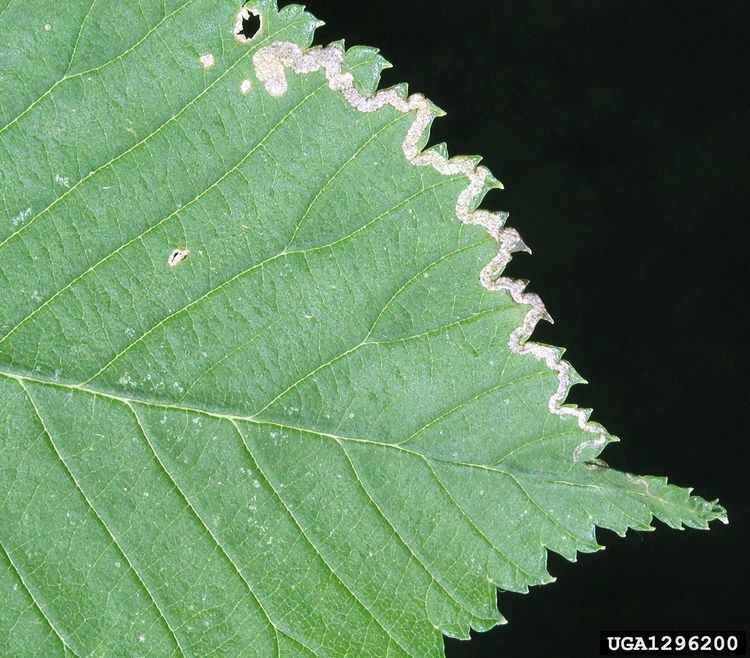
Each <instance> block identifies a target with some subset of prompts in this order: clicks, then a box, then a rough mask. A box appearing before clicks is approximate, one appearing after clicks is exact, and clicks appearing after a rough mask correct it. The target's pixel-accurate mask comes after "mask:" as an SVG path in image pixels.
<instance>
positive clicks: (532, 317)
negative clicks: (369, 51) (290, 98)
mask: <svg viewBox="0 0 750 658" xmlns="http://www.w3.org/2000/svg"><path fill="white" fill-rule="evenodd" d="M250 11H251V10H249V9H244V10H243V12H241V14H240V17H239V18H238V24H240V25H241V23H242V19H243V18H244V17H247V16H249V12H250ZM253 13H254V12H253ZM343 61H344V50H343V48H342V47H341V46H339V45H338V44H332V45H330V46H326V47H320V46H315V47H312V48H308V49H302V48H300V47H299V46H298V45H297V44H294V43H288V42H285V41H277V42H274V43H272V44H271V45H269V46H266V47H265V48H262V49H261V50H259V51H258V52H257V53H256V54H255V56H254V57H253V63H254V66H255V74H256V76H257V78H258V80H260V81H261V82H262V83H263V84H264V85H265V88H266V91H267V92H268V93H269V94H270V95H271V96H275V97H280V96H283V95H284V93H285V92H286V90H287V80H286V74H285V69H290V70H291V71H294V72H295V73H298V74H305V73H312V72H314V71H321V70H322V71H324V72H325V76H326V78H327V79H328V85H329V87H330V88H331V89H332V90H334V91H337V92H339V93H341V94H342V95H343V96H344V98H345V99H346V100H347V101H348V102H349V104H350V105H351V106H352V107H354V108H355V109H357V110H359V111H360V112H375V111H377V110H379V109H381V108H383V107H385V106H386V105H390V106H391V107H393V108H395V109H396V110H398V111H399V112H403V113H409V112H411V113H414V116H415V118H414V123H413V124H412V126H411V127H410V129H409V131H408V133H407V136H406V139H405V141H404V145H403V149H404V155H405V156H406V159H407V160H408V161H409V162H410V163H412V164H414V165H416V166H419V167H433V168H434V169H435V170H437V171H438V172H439V173H441V174H443V175H445V176H457V175H464V176H466V177H467V178H468V180H469V185H468V186H467V187H466V189H465V190H464V191H463V192H462V193H461V195H460V196H459V198H458V203H457V204H456V215H457V216H458V218H459V219H460V220H461V221H462V222H464V223H465V224H473V225H479V226H483V227H484V228H485V229H486V230H487V232H488V233H489V234H490V235H491V236H492V237H493V238H495V240H497V242H498V244H499V245H500V249H499V251H498V254H497V256H495V258H493V259H492V261H491V262H490V263H489V264H488V265H487V266H486V267H485V268H484V270H483V271H482V273H481V281H482V285H484V287H485V288H487V289H489V290H505V291H507V292H508V293H509V294H510V295H511V297H512V298H513V300H514V301H516V302H517V303H518V304H522V305H527V306H529V307H530V309H529V312H528V313H527V315H526V317H525V319H524V322H523V324H522V325H521V326H520V327H519V328H518V329H516V330H515V331H514V332H513V333H512V334H511V336H510V340H509V343H508V347H509V348H510V350H511V351H512V352H514V353H516V354H522V355H531V356H533V357H534V358H536V359H538V360H540V361H543V362H544V363H546V365H547V366H548V367H549V368H550V369H551V370H553V371H555V372H556V373H557V376H558V381H559V385H558V388H557V391H556V392H555V393H554V394H553V395H552V396H551V397H550V399H549V404H548V406H549V410H550V412H551V413H553V414H555V415H559V416H563V415H566V416H575V417H576V418H577V420H578V425H579V427H580V428H581V429H583V430H585V431H586V432H589V433H590V434H591V435H592V437H591V439H590V440H587V441H584V442H582V443H581V444H579V445H578V447H577V448H576V449H575V451H574V452H573V459H574V461H576V462H578V461H581V458H582V457H583V454H584V452H587V453H588V451H589V450H592V451H593V450H598V449H601V448H602V447H604V446H605V445H606V444H607V443H608V442H609V441H612V440H616V439H615V438H614V437H611V436H610V435H609V434H608V433H607V431H606V430H605V429H604V428H603V427H601V426H599V425H596V424H593V423H590V422H589V416H590V414H591V410H589V409H579V408H578V407H574V406H570V405H564V404H563V402H564V401H565V399H566V397H567V395H568V392H569V391H570V388H571V387H572V386H573V383H574V380H573V372H574V371H573V369H572V367H571V365H570V364H569V363H567V362H566V361H563V360H562V358H561V356H562V353H561V351H560V350H558V349H555V348H554V347H550V346H547V345H540V344H538V343H534V342H531V341H529V338H530V337H531V334H532V333H533V331H534V329H535V328H536V326H537V324H538V323H539V322H540V321H541V320H547V321H549V322H552V318H551V317H550V315H549V314H548V313H547V310H546V308H545V306H544V302H542V300H541V298H540V297H539V296H538V295H536V294H533V293H528V292H526V286H527V282H525V281H520V280H515V279H510V278H507V277H503V276H502V272H503V270H504V269H505V267H506V266H507V264H508V263H509V262H510V260H511V258H512V256H513V253H515V252H518V251H527V252H529V253H530V250H529V248H528V247H527V246H526V245H525V244H524V242H523V240H522V239H521V236H520V235H519V234H518V232H517V231H516V230H514V229H512V228H507V227H506V226H505V222H506V220H507V218H508V215H507V213H498V212H489V211H486V210H481V209H480V210H472V206H473V205H474V204H475V201H477V200H478V198H479V197H480V196H481V195H482V194H483V192H484V191H485V189H486V186H487V183H488V181H489V180H491V179H492V174H491V173H490V171H489V170H488V169H487V168H486V167H481V166H477V164H476V162H475V161H474V159H472V158H468V157H454V158H450V159H448V158H446V157H445V156H444V155H442V154H441V153H439V152H438V151H437V150H435V149H427V150H425V151H421V150H420V149H419V144H420V143H422V140H423V138H424V137H425V134H426V132H427V131H428V130H429V127H430V124H431V123H432V121H433V120H434V119H435V118H436V117H437V116H438V110H437V108H436V107H435V106H434V105H433V104H432V103H431V102H430V101H429V100H428V99H427V98H425V97H424V96H423V95H421V94H413V95H411V96H409V97H408V98H403V96H402V95H400V94H399V92H398V90H397V89H394V88H391V89H384V90H381V91H378V92H377V93H376V94H374V95H373V96H369V97H368V96H365V95H363V94H361V93H360V92H359V91H358V90H357V88H356V87H355V85H354V77H353V76H352V74H351V73H345V72H344V71H343V70H342V64H343ZM492 180H494V179H492ZM578 381H581V380H580V379H576V382H578ZM589 458H590V457H589Z"/></svg>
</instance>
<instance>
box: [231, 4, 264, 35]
mask: <svg viewBox="0 0 750 658" xmlns="http://www.w3.org/2000/svg"><path fill="white" fill-rule="evenodd" d="M262 25H263V24H262V22H261V20H260V14H259V13H258V12H256V11H255V10H253V9H248V8H247V7H245V8H244V9H243V10H242V11H241V12H240V16H239V20H238V21H237V29H236V30H235V34H236V35H237V38H238V39H240V41H250V39H253V38H254V37H256V36H257V35H258V33H259V32H260V30H261V27H262Z"/></svg>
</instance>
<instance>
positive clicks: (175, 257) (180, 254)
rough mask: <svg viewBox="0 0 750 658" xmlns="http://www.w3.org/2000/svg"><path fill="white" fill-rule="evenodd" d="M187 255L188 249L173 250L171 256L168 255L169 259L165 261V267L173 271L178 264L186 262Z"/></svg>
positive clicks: (188, 253)
mask: <svg viewBox="0 0 750 658" xmlns="http://www.w3.org/2000/svg"><path fill="white" fill-rule="evenodd" d="M189 255H190V249H175V250H174V251H173V252H172V253H171V254H169V258H168V259H167V266H168V267H169V268H171V269H174V268H175V267H177V266H178V265H179V264H180V263H182V262H184V261H185V260H187V257H188V256H189Z"/></svg>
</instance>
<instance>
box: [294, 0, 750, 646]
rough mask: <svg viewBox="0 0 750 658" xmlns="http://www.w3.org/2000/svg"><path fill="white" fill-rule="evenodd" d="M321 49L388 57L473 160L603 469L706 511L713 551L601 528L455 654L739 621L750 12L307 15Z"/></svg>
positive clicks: (531, 8) (741, 5) (378, 10)
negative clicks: (674, 489) (590, 549)
mask: <svg viewBox="0 0 750 658" xmlns="http://www.w3.org/2000/svg"><path fill="white" fill-rule="evenodd" d="M308 6H309V9H310V10H311V11H313V12H314V13H315V14H316V15H317V16H318V17H319V18H322V19H324V20H326V21H327V23H328V24H327V26H326V27H325V28H323V29H322V30H321V31H320V32H319V33H318V42H328V41H332V40H334V39H339V38H342V37H346V39H347V43H348V44H349V45H354V44H368V45H376V46H378V47H380V48H381V51H382V53H383V55H384V56H385V57H386V58H388V59H389V60H390V61H392V62H393V63H394V65H395V69H393V70H391V71H389V72H387V74H386V76H385V83H386V84H394V83H396V82H401V81H408V82H409V83H410V88H411V90H412V91H421V92H424V93H425V94H427V95H428V96H429V97H430V98H431V99H432V100H434V101H435V102H436V103H437V104H438V105H440V106H441V107H442V108H443V109H445V110H446V111H447V112H448V116H447V117H446V118H443V119H440V120H439V121H438V122H437V123H436V125H435V128H434V130H433V140H432V141H433V142H440V141H446V142H448V145H449V147H450V151H451V153H452V154H466V153H469V154H473V153H480V154H482V155H484V156H485V164H486V165H488V166H489V167H490V168H491V169H492V170H493V172H494V173H495V174H496V176H497V177H498V178H500V179H501V180H502V181H503V182H504V183H505V185H506V188H507V190H506V191H502V192H493V193H492V194H491V195H490V196H489V197H488V200H487V203H486V204H485V205H486V206H487V207H490V208H492V209H502V210H509V211H510V212H511V220H510V222H509V223H510V225H511V226H514V227H516V228H517V229H519V231H520V233H521V235H523V236H524V238H525V240H526V241H527V242H528V244H529V245H530V246H531V247H532V248H533V249H534V256H533V257H531V258H529V257H527V256H518V257H517V258H516V259H515V260H514V262H513V264H512V265H511V267H510V273H511V274H513V275H514V276H517V277H521V278H527V279H531V282H532V283H531V287H530V289H531V290H533V291H534V292H538V293H540V294H541V295H542V297H543V298H544V300H545V302H546V303H547V306H548V308H549V310H550V312H551V313H552V315H553V316H554V317H555V319H556V322H557V324H556V325H555V326H554V327H553V326H550V325H544V326H541V327H540V328H539V329H538V330H537V332H536V334H535V338H536V339H538V340H541V341H544V342H548V343H553V344H556V345H563V346H565V347H566V348H567V350H568V351H567V358H568V359H569V360H570V361H571V362H572V363H573V364H574V365H575V366H576V368H577V369H578V370H579V372H581V374H582V375H583V376H584V377H586V378H587V379H588V380H589V381H590V382H591V385H590V386H584V387H577V389H574V391H573V393H572V396H571V398H570V399H571V401H574V402H577V403H579V404H581V405H583V406H590V407H593V408H594V409H595V414H594V419H595V420H597V421H599V422H601V423H603V424H604V425H605V426H606V427H607V428H608V429H609V430H610V431H611V432H612V433H614V434H616V435H618V436H620V437H621V438H622V440H623V441H622V443H620V444H616V445H613V446H610V447H609V448H608V449H607V451H606V452H605V455H604V457H605V458H606V460H607V461H608V462H609V463H610V464H611V465H612V466H615V467H622V468H627V470H631V471H633V472H637V473H654V474H669V475H670V477H671V480H672V481H673V482H675V483H678V484H683V485H694V486H696V488H697V493H699V494H701V495H704V496H705V497H707V498H715V497H720V498H721V500H722V503H723V504H724V505H725V506H726V507H727V508H728V510H729V514H730V518H731V524H730V525H729V526H727V527H725V526H722V525H721V524H718V523H717V524H715V525H714V526H713V529H712V531H711V532H710V533H702V532H698V531H687V532H684V533H679V532H674V531H670V530H667V529H665V528H664V527H663V526H660V527H659V528H658V531H657V532H656V533H644V534H638V533H630V534H629V535H628V538H627V539H625V540H622V539H619V538H617V537H616V536H614V535H612V534H610V533H607V532H604V531H602V532H600V536H599V538H600V541H601V542H602V543H604V544H606V545H607V550H606V551H605V552H604V553H599V554H595V555H585V556H581V558H580V559H579V563H582V564H579V565H574V564H569V563H567V562H566V561H565V560H563V559H562V558H560V557H559V556H555V555H552V556H550V571H551V573H552V574H553V575H555V576H557V577H558V582H557V583H555V584H554V585H550V586H547V587H543V588H535V589H533V590H532V593H531V595H529V596H522V595H515V594H503V593H501V594H500V596H499V600H500V609H501V611H502V612H503V613H504V614H505V616H506V617H508V619H509V621H510V624H509V625H508V626H504V627H500V628H496V629H494V631H492V632H490V633H488V634H485V635H481V636H477V637H475V639H474V640H473V641H472V642H471V643H464V642H454V641H448V642H447V655H448V656H449V657H451V656H506V657H508V658H516V657H525V656H530V657H534V658H555V657H558V656H559V657H564V658H569V657H570V658H578V657H579V656H580V657H584V658H585V657H587V656H594V655H597V646H598V638H599V630H601V629H632V630H636V629H641V630H649V629H674V630H684V631H690V630H701V629H705V630H708V629H715V630H721V629H725V628H726V629H729V628H735V629H736V628H747V627H748V626H749V625H750V601H749V600H748V591H747V587H748V584H749V583H748V580H749V579H748V576H749V575H750V569H748V559H750V545H749V542H748V532H747V524H748V522H750V516H749V514H748V508H747V500H748V496H747V491H748V486H749V485H748V477H747V473H748V472H750V462H749V461H748V449H747V445H748V441H750V436H748V427H747V420H748V402H747V397H748V396H747V378H746V377H742V375H746V374H747V372H748V362H747V352H746V350H745V349H744V348H745V344H746V342H747V335H748V331H747V321H746V320H745V319H744V317H743V316H744V314H745V313H746V310H747V309H746V307H747V290H746V282H747V280H748V279H747V274H748V269H747V258H748V248H747V245H748V243H747V239H748V232H747V222H748V221H750V212H748V204H747V182H748V170H749V167H748V157H747V156H748V154H750V143H749V142H750V140H749V139H748V131H747V125H748V121H749V120H750V116H748V115H749V112H748V91H747V87H748V70H747V69H748V61H750V57H749V56H748V55H749V54H750V49H749V48H748V47H747V44H748V41H750V3H747V2H732V1H727V0H721V1H716V2H693V1H689V0H688V1H686V0H680V1H679V2H678V1H672V0H669V1H667V0H649V1H647V2H646V1H642V0H639V1H631V0H628V1H625V0H585V1H584V0H565V1H562V0H513V1H506V0H495V1H471V2H469V1H464V2H458V3H457V2H447V1H437V0H409V1H408V2H392V1H391V2H389V1H379V2H342V1H341V0H338V1H333V0H331V1H325V0H314V1H311V2H309V3H308Z"/></svg>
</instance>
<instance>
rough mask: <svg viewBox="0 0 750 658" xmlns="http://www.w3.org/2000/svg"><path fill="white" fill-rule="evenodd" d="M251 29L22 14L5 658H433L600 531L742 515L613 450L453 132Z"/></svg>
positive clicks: (217, 23)
mask: <svg viewBox="0 0 750 658" xmlns="http://www.w3.org/2000/svg"><path fill="white" fill-rule="evenodd" d="M238 9H239V8H238V7H237V5H236V4H235V3H234V2H230V1H228V0H222V1H219V2H210V3H205V2H204V3H200V2H196V1H195V0H164V1H163V2H156V1H155V0H151V1H148V2H138V3H122V2H119V3H115V2H112V1H104V0H102V1H100V2H90V1H86V2H84V1H83V0H71V1H70V2H67V3H49V2H46V1H45V2H42V1H41V0H25V1H24V2H21V1H20V0H1V1H0V43H3V44H10V45H8V46H3V47H2V50H0V58H1V59H2V62H3V67H2V72H0V81H1V84H0V277H1V279H0V280H1V282H2V283H1V285H0V564H1V565H2V570H3V573H2V577H0V594H1V595H2V600H3V606H2V609H1V610H2V611H1V612H0V645H2V647H3V652H4V654H5V655H13V656H26V655H44V656H53V655H77V656H88V655H132V656H138V655H152V656H169V655H186V656H208V655H218V654H221V655H229V656H237V655H242V656H250V655H258V656H270V655H277V654H278V655H283V656H287V655H301V656H310V655H329V656H361V655H373V656H376V655H377V656H392V655H393V656H395V655H411V656H420V657H422V656H439V655H442V652H443V647H442V644H443V642H442V635H441V633H442V634H446V635H450V636H454V637H460V638H466V637H468V635H469V631H470V629H472V628H473V629H477V630H485V629H489V628H491V627H492V626H494V625H496V624H498V623H501V622H502V621H503V618H502V617H501V616H500V614H499V613H498V611H497V606H496V588H500V589H503V590H510V591H516V592H525V591H527V590H528V588H529V586H532V585H538V584H542V583H547V582H549V581H550V580H552V578H551V577H550V575H549V574H548V573H547V569H546V566H545V565H546V555H547V551H548V550H552V551H555V552H557V553H559V554H561V555H563V556H565V557H567V558H569V559H571V560H574V559H575V557H576V554H577V553H578V552H590V551H595V550H598V549H599V548H600V546H599V544H598V542H597V539H596V535H595V528H596V526H600V527H603V528H609V529H611V530H614V531H615V532H617V533H620V534H624V533H625V532H626V530H627V529H628V528H637V529H639V530H646V529H650V527H651V521H652V518H653V517H657V518H659V519H661V520H663V521H664V522H665V523H667V524H668V525H670V526H672V527H682V526H689V527H693V528H706V527H707V526H708V523H709V521H711V520H713V519H722V520H725V512H724V510H723V509H722V508H721V507H720V506H718V505H717V504H715V503H708V502H706V501H704V500H702V499H700V498H697V497H692V496H691V495H690V491H689V490H686V489H681V488H677V487H674V486H671V485H668V484H667V481H666V480H665V479H663V478H655V477H636V476H632V475H629V474H626V473H622V472H619V471H616V470H613V469H610V468H608V467H606V465H604V464H603V462H601V461H599V460H598V456H599V454H600V452H601V450H602V448H603V447H604V445H605V444H606V443H607V442H608V441H610V440H612V437H610V436H609V435H608V434H607V433H606V431H605V430H604V429H603V428H601V427H600V426H598V425H595V424H592V423H589V422H588V412H587V411H585V410H580V409H577V408H574V407H571V406H565V405H564V401H565V397H566V395H567V393H568V390H569V388H570V386H571V385H573V384H574V383H577V382H579V381H580V378H578V376H577V375H576V374H575V372H574V371H573V370H572V369H571V368H570V366H568V364H566V363H565V362H563V361H562V360H561V354H562V352H561V351H560V350H557V349H555V348H551V347H547V346H542V345H537V344H535V343H533V342H531V341H529V340H528V339H529V336H530V334H531V332H532V331H533V329H534V327H535V325H536V324H537V322H539V320H540V319H542V318H544V317H545V315H546V314H545V311H544V307H543V305H542V303H541V300H539V298H538V297H536V296H535V295H531V294H528V293H526V292H525V291H524V285H523V284H522V283H520V282H516V281H513V280H510V279H507V278H505V277H503V275H502V271H503V268H504V267H505V265H506V264H507V262H508V260H509V259H510V256H511V254H512V252H514V251H517V250H519V249H522V248H524V246H523V243H522V242H521V241H520V238H519V237H518V236H517V234H516V233H515V232H514V231H513V230H512V229H508V228H505V227H504V223H505V219H506V218H505V216H504V215H502V214H497V213H488V212H485V211H481V210H478V206H479V204H480V202H481V201H482V198H483V196H484V195H485V193H486V192H487V191H488V190H489V189H491V188H493V187H497V186H498V185H499V184H498V183H497V182H496V181H495V179H494V178H492V176H491V174H489V172H488V171H487V170H486V169H484V168H482V167H478V160H477V159H475V158H456V159H452V160H448V159H447V152H446V150H445V147H444V146H439V147H435V148H431V149H428V150H426V151H421V149H423V148H424V147H425V145H426V143H427V139H428V131H429V126H430V123H431V122H432V120H433V119H434V118H435V117H436V116H437V115H438V114H439V110H437V108H435V107H434V106H433V105H432V104H430V103H429V101H427V100H425V99H424V98H423V97H421V96H418V95H416V96H408V95H407V91H406V88H405V87H397V88H394V89H391V90H386V91H383V92H378V93H376V88H377V86H378V81H379V76H380V73H381V71H382V70H383V68H384V67H386V66H387V65H388V64H387V62H385V60H383V59H382V58H381V57H380V56H379V55H378V54H377V51H375V50H373V49H370V48H362V47H358V48H352V49H350V50H348V51H346V52H345V51H344V47H343V45H342V44H334V45H332V46H329V47H327V48H316V49H310V50H308V47H309V46H310V44H311V41H312V37H313V33H314V30H315V28H316V26H317V25H319V23H318V21H317V20H316V19H315V18H314V17H312V16H311V15H310V14H308V13H306V12H305V11H304V10H303V9H302V8H301V7H298V6H295V5H291V6H287V7H285V8H283V9H281V10H278V9H277V8H276V5H275V3H273V2H271V1H270V0H259V1H256V2H252V3H250V9H246V10H243V13H241V14H240V17H239V19H238V18H237V11H238ZM250 12H257V13H258V14H259V15H260V17H261V19H262V28H261V31H260V33H259V34H257V35H255V36H253V37H252V38H250V39H249V40H248V39H245V38H241V37H238V36H236V35H235V31H236V30H237V29H238V27H239V28H242V27H243V18H249V17H250ZM498 245H499V247H498ZM498 248H499V251H498Z"/></svg>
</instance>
